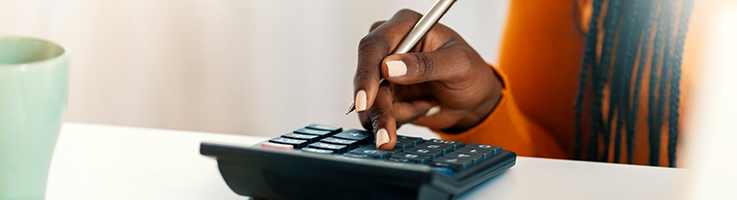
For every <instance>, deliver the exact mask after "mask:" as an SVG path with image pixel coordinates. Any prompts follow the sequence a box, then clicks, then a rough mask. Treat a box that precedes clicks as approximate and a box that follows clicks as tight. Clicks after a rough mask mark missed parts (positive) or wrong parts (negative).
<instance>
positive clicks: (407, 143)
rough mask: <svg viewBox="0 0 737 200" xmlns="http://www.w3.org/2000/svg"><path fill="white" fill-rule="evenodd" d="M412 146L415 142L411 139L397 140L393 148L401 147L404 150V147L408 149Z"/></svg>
mask: <svg viewBox="0 0 737 200" xmlns="http://www.w3.org/2000/svg"><path fill="white" fill-rule="evenodd" d="M412 146H415V143H414V142H413V141H408V140H397V143H396V144H395V145H394V148H401V149H402V150H404V149H409V148H410V147H412Z"/></svg>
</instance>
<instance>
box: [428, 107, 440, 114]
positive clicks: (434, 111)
mask: <svg viewBox="0 0 737 200" xmlns="http://www.w3.org/2000/svg"><path fill="white" fill-rule="evenodd" d="M438 112H440V106H433V107H432V108H430V110H427V113H425V117H427V116H430V115H434V114H437V113H438Z"/></svg>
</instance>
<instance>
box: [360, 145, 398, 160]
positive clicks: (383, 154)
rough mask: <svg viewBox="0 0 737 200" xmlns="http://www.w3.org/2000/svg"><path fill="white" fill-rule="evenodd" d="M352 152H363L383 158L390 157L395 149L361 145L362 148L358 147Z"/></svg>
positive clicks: (363, 153)
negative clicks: (380, 148)
mask: <svg viewBox="0 0 737 200" xmlns="http://www.w3.org/2000/svg"><path fill="white" fill-rule="evenodd" d="M351 153H354V154H362V155H367V156H369V157H372V158H379V159H383V158H386V157H389V156H390V155H392V154H393V153H395V152H393V151H384V150H378V149H376V147H373V146H365V147H361V148H358V149H356V150H353V151H351Z"/></svg>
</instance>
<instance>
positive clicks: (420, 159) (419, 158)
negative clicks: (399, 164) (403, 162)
mask: <svg viewBox="0 0 737 200" xmlns="http://www.w3.org/2000/svg"><path fill="white" fill-rule="evenodd" d="M390 158H397V159H407V160H409V161H412V162H416V163H426V162H427V161H430V160H432V156H430V155H420V154H413V153H405V152H399V153H396V154H393V155H391V156H390Z"/></svg>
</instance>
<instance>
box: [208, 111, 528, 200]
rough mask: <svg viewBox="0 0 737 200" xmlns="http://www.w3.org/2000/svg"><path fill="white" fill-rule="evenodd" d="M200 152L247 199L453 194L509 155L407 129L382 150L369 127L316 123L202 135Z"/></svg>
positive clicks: (508, 162)
mask: <svg viewBox="0 0 737 200" xmlns="http://www.w3.org/2000/svg"><path fill="white" fill-rule="evenodd" d="M200 153H201V154H202V155H205V156H210V157H213V158H215V159H216V160H217V162H218V168H219V169H220V174H221V175H222V176H223V179H225V182H226V183H227V184H228V186H229V187H230V189H232V190H233V191H234V192H236V193H238V194H240V195H244V196H250V197H253V198H255V199H351V200H355V199H456V198H458V197H460V196H462V195H463V194H465V193H466V192H468V191H470V190H471V189H473V188H474V187H476V186H478V185H479V184H481V183H483V182H485V181H487V180H489V179H491V178H492V177H494V176H496V175H498V174H500V173H502V172H504V171H505V170H506V169H509V168H510V167H512V166H514V164H515V160H516V159H517V155H516V154H515V153H514V152H512V151H509V150H505V149H502V147H500V146H492V145H485V144H477V143H470V144H463V143H461V142H458V141H446V140H439V139H429V140H425V139H422V138H417V137H408V136H397V144H396V146H395V147H394V149H392V150H390V151H384V150H379V149H377V148H376V146H375V144H374V136H373V133H371V132H368V131H364V130H358V129H350V130H345V131H344V130H343V128H341V127H335V126H328V125H321V124H312V125H309V126H305V127H302V128H299V129H297V130H295V131H293V132H291V133H286V134H284V135H281V136H280V137H277V138H273V139H270V140H267V141H263V142H261V143H258V144H256V145H254V146H247V147H245V146H237V145H226V144H214V143H207V142H203V143H202V144H201V145H200Z"/></svg>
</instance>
